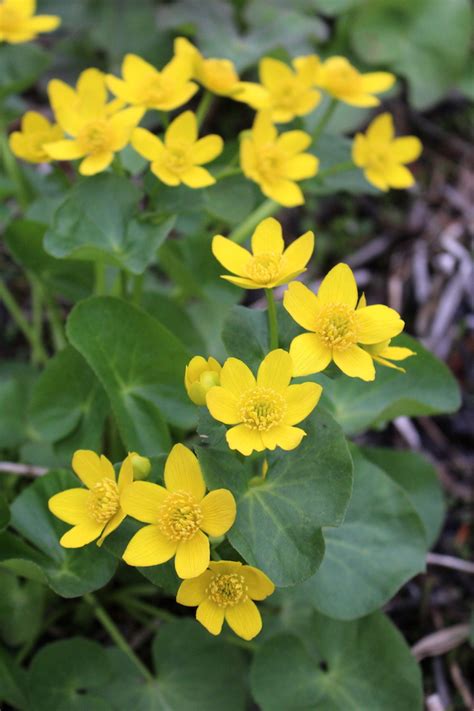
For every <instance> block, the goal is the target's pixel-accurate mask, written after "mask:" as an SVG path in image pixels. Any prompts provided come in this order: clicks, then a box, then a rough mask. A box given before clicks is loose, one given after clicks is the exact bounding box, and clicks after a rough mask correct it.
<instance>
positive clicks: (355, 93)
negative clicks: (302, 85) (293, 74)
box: [314, 57, 395, 107]
mask: <svg viewBox="0 0 474 711" xmlns="http://www.w3.org/2000/svg"><path fill="white" fill-rule="evenodd" d="M314 81H315V84H316V85H317V86H319V87H320V88H321V89H324V90H325V91H327V93H328V94H330V95H331V96H333V97H334V98H335V99H339V101H343V102H344V103H345V104H350V106H361V107H364V106H378V105H379V104H380V100H379V99H378V98H377V97H376V96H374V94H380V93H382V92H384V91H387V90H388V89H390V88H391V87H392V86H393V84H394V83H395V76H394V75H393V74H390V72H369V73H368V74H361V73H360V72H359V71H358V70H357V69H356V68H355V67H353V66H352V64H351V63H350V62H349V61H348V60H347V59H346V58H345V57H330V58H329V59H326V61H325V62H321V63H320V65H319V67H317V69H316V72H315V76H314Z"/></svg>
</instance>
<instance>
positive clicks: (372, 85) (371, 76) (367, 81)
mask: <svg viewBox="0 0 474 711" xmlns="http://www.w3.org/2000/svg"><path fill="white" fill-rule="evenodd" d="M395 79H396V77H395V75H394V74H391V73H390V72H368V73H367V74H362V76H361V89H362V91H363V92H364V93H366V94H380V93H382V92H383V91H388V89H391V88H392V86H393V85H394V84H395Z"/></svg>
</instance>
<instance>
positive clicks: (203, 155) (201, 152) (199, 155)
mask: <svg viewBox="0 0 474 711" xmlns="http://www.w3.org/2000/svg"><path fill="white" fill-rule="evenodd" d="M223 149H224V141H223V140H222V138H221V137H220V136H217V135H216V134H211V135H210V136H205V137H204V138H200V139H199V141H196V143H195V144H194V146H193V148H192V152H191V155H192V159H193V162H194V163H196V164H197V165H202V164H203V163H210V161H211V160H214V158H217V156H218V155H220V154H221V153H222V151H223Z"/></svg>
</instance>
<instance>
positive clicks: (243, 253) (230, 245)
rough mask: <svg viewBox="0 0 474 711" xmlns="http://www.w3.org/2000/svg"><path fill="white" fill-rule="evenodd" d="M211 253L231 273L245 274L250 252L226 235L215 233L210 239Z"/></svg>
mask: <svg viewBox="0 0 474 711" xmlns="http://www.w3.org/2000/svg"><path fill="white" fill-rule="evenodd" d="M212 253H213V255H214V256H215V258H216V259H217V261H218V262H220V263H221V264H222V266H223V267H224V268H225V269H228V270H229V271H230V272H232V274H238V276H245V275H246V274H247V269H246V267H247V264H248V263H249V261H250V260H251V255H250V252H248V251H247V250H246V249H244V248H243V247H241V246H240V245H239V244H236V243H235V242H233V241H232V240H231V239H227V237H222V235H216V236H215V237H214V239H213V240H212Z"/></svg>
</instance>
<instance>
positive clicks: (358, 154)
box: [352, 133, 370, 168]
mask: <svg viewBox="0 0 474 711" xmlns="http://www.w3.org/2000/svg"><path fill="white" fill-rule="evenodd" d="M369 150H370V149H369V147H368V145H367V139H366V137H365V136H364V134H363V133H356V136H355V138H354V141H353V143H352V160H353V161H354V163H355V165H357V166H359V168H361V167H363V166H364V165H367V162H368V156H369Z"/></svg>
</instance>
